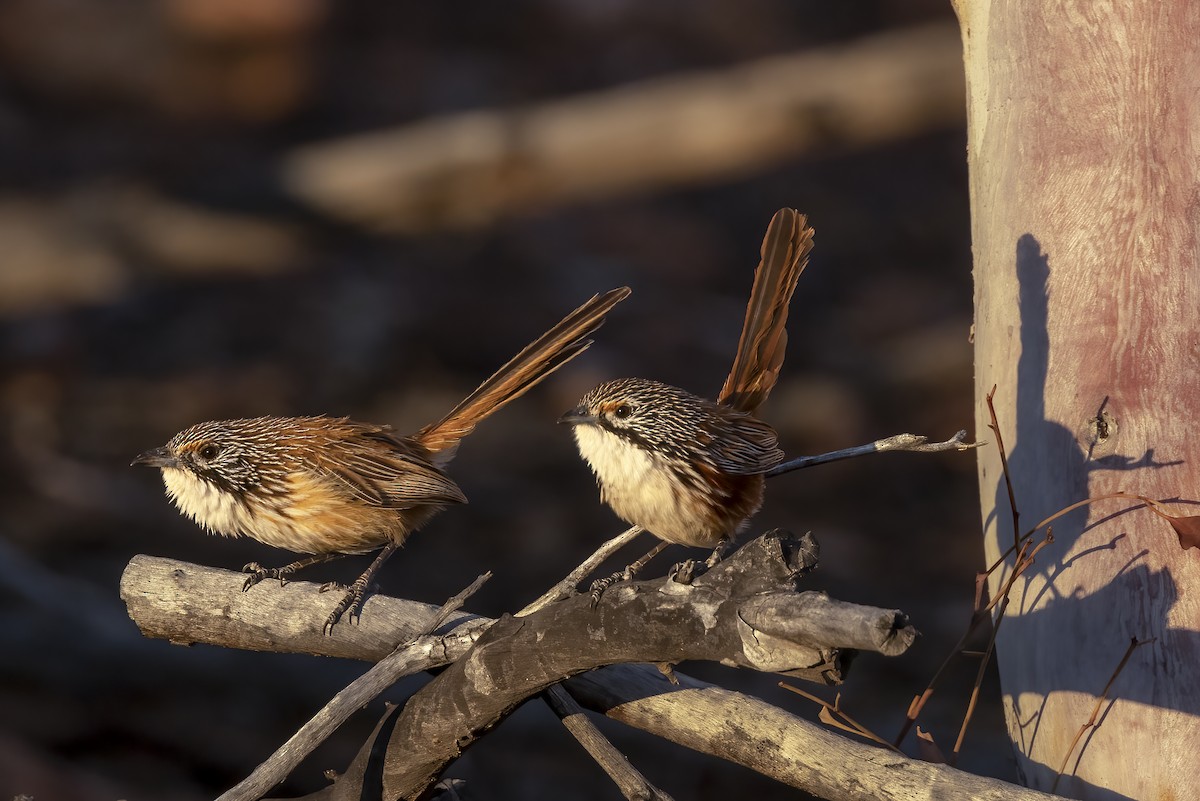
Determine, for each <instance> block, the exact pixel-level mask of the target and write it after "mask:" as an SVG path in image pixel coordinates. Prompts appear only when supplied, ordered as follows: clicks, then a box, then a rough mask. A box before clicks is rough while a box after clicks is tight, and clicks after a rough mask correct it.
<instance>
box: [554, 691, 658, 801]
mask: <svg viewBox="0 0 1200 801" xmlns="http://www.w3.org/2000/svg"><path fill="white" fill-rule="evenodd" d="M542 697H543V698H545V699H546V703H547V704H549V706H550V708H551V709H553V710H554V714H556V715H558V717H559V718H560V719H561V720H562V722H563V726H565V727H566V728H567V731H569V732H571V734H573V735H574V736H575V739H576V740H578V741H579V744H580V745H582V746H583V747H584V749H585V750H586V751H587V752H588V754H590V755H591V757H592V759H594V760H596V764H598V765H599V766H600V767H601V768H602V769H603V770H604V772H605V773H607V774H608V777H609V778H610V779H612V780H613V783H614V784H616V785H617V787H618V788H620V790H621V795H623V796H625V797H626V798H628V799H630V801H633V799H645V800H646V801H672V798H671V796H669V795H667V794H666V793H665V792H663V791H662V790H660V789H659V788H657V787H655V786H654V785H653V784H651V783H650V782H649V781H648V780H647V779H646V777H645V776H643V775H642V774H641V773H640V772H639V771H638V770H637V769H636V768H635V767H633V765H631V764H629V760H628V759H626V757H625V755H624V754H622V753H621V752H620V751H618V750H617V748H616V746H614V745H613V744H612V743H611V742H609V740H608V738H607V737H605V736H604V735H603V734H601V733H600V730H599V729H597V728H596V725H595V724H594V723H592V722H591V721H590V720H588V718H587V714H586V713H585V712H584V711H583V707H581V706H580V705H579V702H578V701H576V700H575V699H574V698H572V697H571V696H570V694H569V693H568V692H567V691H566V690H564V689H563V686H562V685H561V684H555V685H554V686H553V687H550V688H548V689H547V690H546V692H545V693H543V694H542Z"/></svg>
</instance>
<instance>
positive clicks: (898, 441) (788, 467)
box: [766, 431, 986, 478]
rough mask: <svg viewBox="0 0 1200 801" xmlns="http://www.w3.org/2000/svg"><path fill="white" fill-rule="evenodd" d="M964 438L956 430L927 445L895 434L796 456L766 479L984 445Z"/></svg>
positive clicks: (926, 439)
mask: <svg viewBox="0 0 1200 801" xmlns="http://www.w3.org/2000/svg"><path fill="white" fill-rule="evenodd" d="M966 437H967V432H966V431H959V432H958V433H957V434H955V435H954V436H953V437H951V438H950V439H948V440H946V441H945V442H930V441H929V437H924V436H921V435H919V434H896V435H895V436H891V437H885V438H884V439H877V440H875V441H874V442H869V443H867V444H866V445H856V446H854V447H853V448H843V449H842V450H839V451H830V452H829V453H821V454H818V455H816V456H798V457H796V458H795V459H789V460H788V461H786V462H783V463H782V464H778V465H776V466H775V467H772V468H771V469H770V470H768V471H767V473H766V476H767V478H774V477H775V476H780V475H783V474H784V473H790V472H792V471H793V470H803V469H804V468H806V467H816V466H817V465H819V464H828V463H829V462H837V461H840V460H842V459H853V458H854V457H856V456H868V455H870V454H872V453H885V452H887V451H915V452H917V453H939V452H942V451H969V450H972V449H974V448H978V447H979V446H980V445H984V444H986V443H984V442H967V441H966Z"/></svg>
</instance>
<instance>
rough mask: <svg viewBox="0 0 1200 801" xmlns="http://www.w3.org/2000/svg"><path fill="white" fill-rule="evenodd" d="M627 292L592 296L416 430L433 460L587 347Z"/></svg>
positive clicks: (446, 457) (444, 458)
mask: <svg viewBox="0 0 1200 801" xmlns="http://www.w3.org/2000/svg"><path fill="white" fill-rule="evenodd" d="M629 294H630V290H629V288H628V287H621V288H619V289H613V290H610V291H608V292H605V293H604V294H603V295H595V296H593V297H592V298H591V299H590V300H588V301H587V302H586V303H584V304H583V305H582V306H580V307H579V308H577V309H576V310H575V311H573V312H571V313H570V314H568V315H567V316H566V317H564V318H563V319H562V320H561V321H560V322H559V323H558V324H557V325H555V326H554V327H553V328H551V329H550V330H549V331H547V332H546V333H544V334H542V335H541V336H540V337H538V338H537V339H536V340H534V341H533V342H531V343H530V344H529V345H528V346H526V347H525V349H524V350H522V351H521V352H520V353H518V354H517V355H516V356H514V357H513V358H512V359H510V360H509V361H508V363H507V364H505V365H504V366H503V367H501V368H500V369H499V370H497V371H496V372H495V373H493V374H492V376H491V377H490V378H488V379H487V380H486V381H484V382H483V383H482V384H480V385H479V387H478V388H477V389H476V390H475V391H474V392H472V393H471V394H470V395H468V396H467V397H466V398H464V399H463V401H462V402H461V403H459V404H458V405H457V406H455V407H454V408H453V409H452V410H451V411H450V413H449V414H447V415H446V416H445V417H443V418H442V419H441V420H439V421H438V422H436V423H432V424H430V425H427V426H425V427H424V428H422V429H421V430H420V431H419V432H417V435H416V439H417V440H418V441H420V443H421V444H422V445H424V446H425V447H426V448H428V449H429V450H430V451H431V452H432V453H433V454H434V461H435V462H436V463H437V464H439V465H442V464H445V463H446V462H448V461H450V459H451V458H453V456H454V451H455V450H456V448H457V446H458V441H459V440H460V439H462V438H463V437H465V436H466V435H467V434H469V433H471V431H472V430H473V429H474V428H475V426H476V425H478V424H479V423H480V422H481V421H482V420H483V419H484V418H486V417H487V416H488V415H490V414H492V413H493V412H495V411H498V410H499V409H500V408H502V407H503V406H504V405H505V404H507V403H508V402H509V401H513V400H516V399H517V398H519V397H521V396H522V395H524V394H525V393H526V392H527V391H529V389H531V388H532V387H533V386H535V385H536V384H537V383H538V382H540V381H541V380H542V379H544V378H546V377H547V376H548V375H550V374H551V373H553V372H554V371H555V370H557V369H558V368H560V367H562V366H563V365H564V364H566V363H567V362H569V361H571V359H574V358H575V357H576V356H578V355H579V354H581V353H583V352H584V351H585V350H587V349H588V346H590V345H591V344H592V341H591V339H589V337H590V336H591V335H592V334H594V333H595V332H596V330H597V329H598V328H599V327H600V326H601V325H602V324H603V323H604V317H605V315H606V314H608V312H609V311H611V310H612V308H613V307H614V306H616V305H617V304H618V303H620V302H621V301H622V300H624V299H625V298H627V297H629Z"/></svg>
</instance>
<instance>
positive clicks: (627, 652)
mask: <svg viewBox="0 0 1200 801" xmlns="http://www.w3.org/2000/svg"><path fill="white" fill-rule="evenodd" d="M815 551H816V548H815V546H814V545H812V544H811V542H810V541H803V540H796V539H794V538H792V537H791V536H789V535H782V536H781V535H780V534H779V533H777V532H772V533H770V534H767V535H764V536H762V537H760V538H758V539H756V540H754V541H752V542H751V543H749V544H748V545H746V546H745V547H744V548H742V549H741V550H739V551H737V552H736V553H734V555H733V556H731V557H730V558H729V559H727V560H726V561H724V562H721V563H720V564H719V565H718V566H717V567H715V568H713V569H712V570H711V571H709V572H708V573H705V574H704V575H702V576H700V577H699V578H697V579H696V580H695V581H694V582H692V583H691V584H688V585H683V584H679V583H676V582H674V581H672V580H671V579H669V578H668V579H661V580H658V581H649V582H638V583H628V584H618V585H616V586H614V587H613V588H612V589H610V590H609V591H608V592H606V593H605V594H604V596H603V598H602V599H601V601H600V604H599V606H597V607H595V608H593V605H592V600H591V598H589V597H586V596H581V597H577V598H573V599H570V600H567V601H562V602H560V603H557V604H552V605H551V606H549V607H547V608H545V609H543V610H541V611H540V612H536V613H534V614H532V615H529V616H526V617H522V618H513V617H510V616H505V617H502V618H500V619H499V620H498V621H496V623H495V624H494V625H493V626H492V627H491V628H490V629H489V630H488V631H487V632H486V633H485V634H484V635H483V636H482V637H480V639H479V641H478V642H477V643H476V644H475V646H474V647H473V648H472V649H471V650H470V651H469V652H468V653H467V655H466V656H464V657H463V658H461V659H459V660H458V661H456V662H455V663H454V664H452V665H450V667H448V668H447V669H446V670H445V671H444V672H443V673H441V674H440V675H439V676H438V677H437V678H435V679H434V680H433V681H432V682H430V683H429V684H428V685H426V686H425V687H423V688H422V689H421V690H419V691H418V692H417V693H416V694H414V695H413V696H412V697H411V698H410V699H409V700H408V702H407V703H406V704H405V706H404V709H403V710H402V711H401V713H400V715H399V717H398V718H397V719H396V725H395V727H394V728H393V730H392V734H391V736H390V738H389V746H388V751H387V758H386V760H385V763H384V768H383V787H384V797H386V798H397V797H400V798H410V797H416V796H417V795H419V794H420V793H421V792H422V791H424V789H425V788H426V787H428V786H429V784H430V783H432V782H433V781H434V780H435V779H436V778H437V776H438V774H440V773H441V771H442V769H443V768H444V767H445V766H446V765H447V764H448V763H449V762H450V761H451V760H453V759H455V758H457V757H458V756H459V755H460V754H461V753H462V751H463V750H464V749H465V748H466V747H468V746H469V745H470V744H471V743H472V742H473V741H474V740H475V739H476V738H477V737H478V736H480V735H481V734H482V733H483V732H485V731H487V730H488V729H490V728H491V727H492V726H494V725H496V723H498V722H499V721H500V720H501V719H502V718H503V717H504V716H505V715H507V714H508V713H509V712H511V711H512V710H513V709H515V708H516V707H517V706H518V705H520V704H521V703H522V702H524V700H525V699H526V698H528V697H529V696H531V695H533V694H536V693H538V692H541V691H543V690H545V689H546V688H547V687H549V686H551V685H553V684H555V683H557V682H559V681H561V680H562V679H564V678H567V677H569V676H573V675H576V674H578V673H581V672H584V671H586V670H590V669H592V668H595V667H599V666H602V665H610V664H614V663H623V662H656V663H667V664H673V663H676V662H680V661H684V660H688V659H703V660H711V661H720V662H722V663H723V664H727V665H735V666H740V667H750V668H754V669H756V670H770V671H778V672H786V673H790V674H792V675H799V676H803V677H805V678H808V679H810V680H813V681H819V682H826V683H836V682H838V681H840V680H841V677H842V674H843V671H844V669H845V664H846V663H845V661H844V655H843V647H844V646H843V644H842V643H839V642H819V641H818V639H817V637H816V636H815V632H816V631H817V630H819V629H820V628H821V626H822V625H823V624H822V623H820V622H816V623H815V625H813V626H810V627H805V626H804V625H802V624H801V625H797V626H796V627H795V629H794V630H793V631H794V632H796V633H802V635H803V636H805V639H803V640H801V639H800V638H799V637H797V638H796V639H795V640H785V639H784V638H783V637H781V636H773V635H770V634H766V633H764V632H759V631H757V630H755V629H754V628H753V622H752V621H753V619H754V618H756V617H759V616H762V617H765V618H768V619H773V618H771V616H770V615H767V614H764V613H763V608H764V604H769V603H770V599H772V598H775V599H776V600H778V601H779V602H781V603H784V602H786V601H787V600H790V599H792V598H794V597H795V581H796V578H797V577H798V576H799V575H801V574H802V573H804V572H806V571H807V570H809V569H811V568H812V567H813V566H815V560H813V559H811V557H812V555H813V554H814V553H815ZM747 606H748V607H750V608H751V609H752V612H751V614H750V615H746V614H743V609H744V608H745V607H747ZM792 611H801V610H799V609H795V608H794V607H793V609H792ZM822 613H824V614H830V613H833V614H836V613H837V611H836V610H834V609H831V608H828V607H825V608H823V609H822ZM884 614H888V613H884ZM891 614H893V615H895V614H897V613H891ZM898 627H900V626H898ZM911 636H912V635H910V637H911ZM863 639H866V638H863ZM910 641H911V640H910Z"/></svg>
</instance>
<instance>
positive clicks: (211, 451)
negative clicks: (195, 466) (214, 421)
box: [197, 442, 221, 462]
mask: <svg viewBox="0 0 1200 801" xmlns="http://www.w3.org/2000/svg"><path fill="white" fill-rule="evenodd" d="M197 453H199V454H200V458H201V459H203V460H204V461H206V462H211V461H212V460H213V459H216V458H217V456H219V455H220V453H221V449H220V448H219V447H218V446H217V445H216V443H213V442H208V443H205V444H204V445H201V446H200V450H199V451H197Z"/></svg>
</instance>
